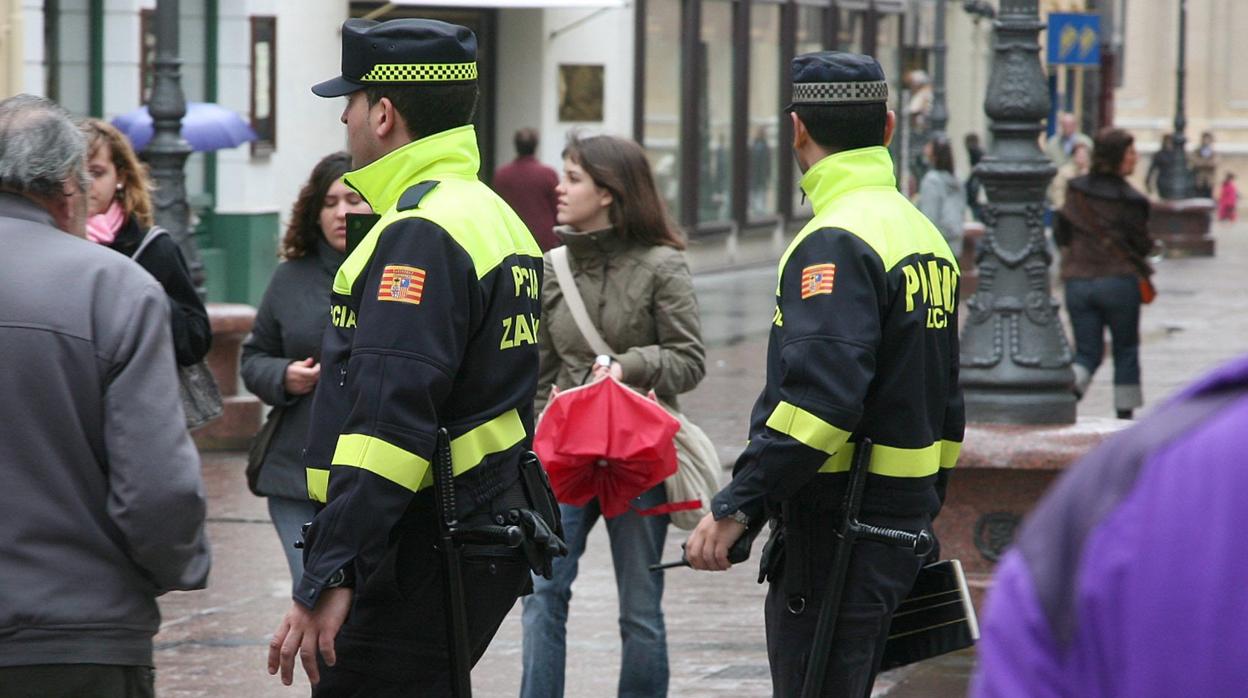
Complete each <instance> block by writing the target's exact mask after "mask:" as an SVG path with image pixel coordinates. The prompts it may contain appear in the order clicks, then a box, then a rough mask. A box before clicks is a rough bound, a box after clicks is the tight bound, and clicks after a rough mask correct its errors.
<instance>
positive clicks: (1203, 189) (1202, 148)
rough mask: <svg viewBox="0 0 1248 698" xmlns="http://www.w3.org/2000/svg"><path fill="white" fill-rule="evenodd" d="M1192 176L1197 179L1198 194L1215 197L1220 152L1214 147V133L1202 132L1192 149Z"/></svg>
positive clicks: (1210, 197) (1207, 197) (1209, 197)
mask: <svg viewBox="0 0 1248 698" xmlns="http://www.w3.org/2000/svg"><path fill="white" fill-rule="evenodd" d="M1191 166H1192V178H1193V179H1194V180H1195V182H1194V183H1195V185H1196V196H1203V197H1204V198H1206V199H1212V198H1213V184H1214V182H1215V181H1216V178H1217V176H1218V153H1217V151H1215V150H1214V149H1213V134H1212V133H1210V132H1208V131H1205V132H1204V133H1202V134H1200V143H1198V144H1197V145H1196V149H1195V150H1193V151H1192V161H1191Z"/></svg>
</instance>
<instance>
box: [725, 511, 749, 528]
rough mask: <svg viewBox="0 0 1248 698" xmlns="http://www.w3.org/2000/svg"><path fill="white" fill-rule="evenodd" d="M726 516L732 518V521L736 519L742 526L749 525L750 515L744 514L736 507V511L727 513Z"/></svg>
mask: <svg viewBox="0 0 1248 698" xmlns="http://www.w3.org/2000/svg"><path fill="white" fill-rule="evenodd" d="M728 518H730V519H732V520H733V521H736V522H737V523H739V524H741V525H742V526H746V527H748V526H749V525H750V515H749V514H746V513H745V512H744V511H741V510H740V509H737V510H736V511H734V512H732V513H731V514H729V515H728Z"/></svg>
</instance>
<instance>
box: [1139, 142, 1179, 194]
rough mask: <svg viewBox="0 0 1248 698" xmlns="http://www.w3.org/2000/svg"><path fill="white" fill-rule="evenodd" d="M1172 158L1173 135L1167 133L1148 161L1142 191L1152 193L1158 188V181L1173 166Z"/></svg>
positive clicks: (1166, 174)
mask: <svg viewBox="0 0 1248 698" xmlns="http://www.w3.org/2000/svg"><path fill="white" fill-rule="evenodd" d="M1174 160H1175V158H1174V136H1173V135H1171V134H1169V133H1167V134H1165V135H1164V136H1162V137H1161V147H1160V148H1159V149H1158V150H1157V152H1155V153H1153V157H1152V158H1150V159H1149V161H1148V171H1147V172H1145V173H1144V191H1146V192H1148V193H1149V194H1152V193H1153V192H1155V191H1157V190H1158V188H1159V185H1158V181H1159V180H1160V179H1161V178H1163V177H1166V176H1168V173H1169V172H1170V168H1172V167H1174Z"/></svg>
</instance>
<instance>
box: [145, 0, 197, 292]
mask: <svg viewBox="0 0 1248 698" xmlns="http://www.w3.org/2000/svg"><path fill="white" fill-rule="evenodd" d="M181 67H182V61H181V59H179V58H178V0H157V2H156V71H155V79H154V80H153V83H152V96H151V100H150V101H149V103H148V111H149V112H150V113H151V115H152V122H153V125H154V128H155V134H154V135H153V137H152V142H151V144H150V145H149V146H148V147H147V149H146V150H145V151H144V158H145V159H146V160H147V162H148V165H149V166H150V168H151V172H152V180H153V181H154V183H155V185H156V191H155V192H154V194H153V206H154V208H155V209H156V210H155V218H156V224H157V225H159V226H161V227H162V228H164V229H165V230H168V231H169V234H170V235H171V236H173V239H174V240H175V241H176V242H177V243H178V246H179V247H181V248H182V254H183V256H185V257H186V261H187V264H189V265H190V267H191V279H192V280H193V281H194V282H195V288H196V289H198V290H199V293H200V295H201V296H202V295H203V293H204V291H203V288H204V266H203V263H202V262H200V259H199V249H198V248H197V247H196V245H195V238H194V236H193V235H192V234H191V231H190V205H189V204H188V203H187V200H186V171H185V165H186V158H187V157H188V156H189V155H190V154H191V146H190V145H189V144H187V142H186V141H185V140H184V139H183V138H182V117H183V116H185V115H186V97H185V96H184V95H183V93H182V71H181Z"/></svg>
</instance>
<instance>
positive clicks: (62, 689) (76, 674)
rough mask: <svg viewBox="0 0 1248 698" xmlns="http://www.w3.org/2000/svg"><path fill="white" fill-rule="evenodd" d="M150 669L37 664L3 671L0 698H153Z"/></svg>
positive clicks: (153, 677)
mask: <svg viewBox="0 0 1248 698" xmlns="http://www.w3.org/2000/svg"><path fill="white" fill-rule="evenodd" d="M154 684H155V674H154V672H153V671H152V668H151V667H150V666H117V665H112V664H36V665H30V666H6V667H0V698H152V697H153V696H155V695H156V688H155V685H154Z"/></svg>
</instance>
